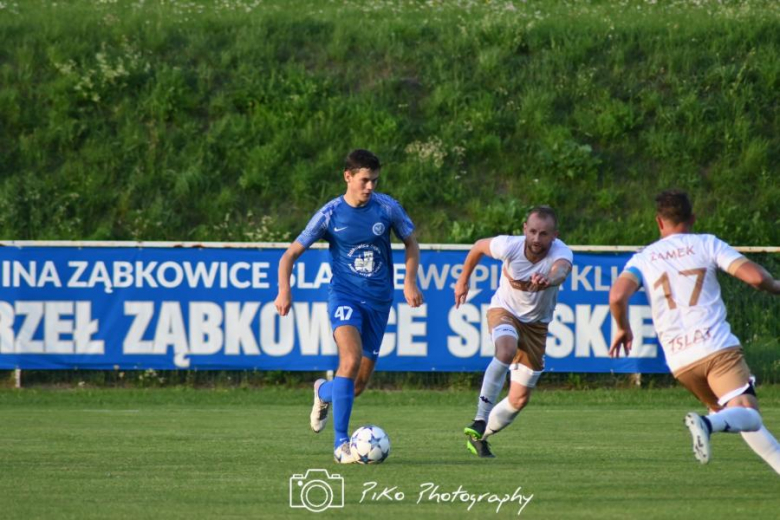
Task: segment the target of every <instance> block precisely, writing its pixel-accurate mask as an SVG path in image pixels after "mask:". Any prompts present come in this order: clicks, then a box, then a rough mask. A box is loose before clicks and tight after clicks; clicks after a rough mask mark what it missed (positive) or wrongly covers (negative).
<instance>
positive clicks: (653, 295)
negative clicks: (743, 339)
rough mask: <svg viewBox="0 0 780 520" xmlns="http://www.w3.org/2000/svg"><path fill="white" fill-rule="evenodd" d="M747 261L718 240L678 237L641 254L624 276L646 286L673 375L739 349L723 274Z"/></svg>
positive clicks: (663, 241)
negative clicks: (724, 297) (720, 280)
mask: <svg viewBox="0 0 780 520" xmlns="http://www.w3.org/2000/svg"><path fill="white" fill-rule="evenodd" d="M745 261H747V259H746V258H745V257H744V256H742V254H741V253H739V252H738V251H736V250H735V249H733V248H732V247H731V246H729V245H728V244H727V243H725V242H723V241H722V240H720V239H719V238H718V237H716V236H714V235H697V234H693V233H678V234H674V235H670V236H668V237H666V238H663V239H661V240H659V241H658V242H655V243H653V244H651V245H649V246H647V247H646V248H644V249H643V250H641V251H639V252H638V253H636V254H635V255H634V256H633V257H631V259H630V260H629V261H628V263H627V264H626V267H625V270H624V271H623V274H622V275H621V276H631V277H633V279H634V280H635V281H636V282H637V283H639V285H640V286H642V285H644V287H645V290H646V292H647V299H648V300H649V302H650V308H651V309H652V314H653V325H654V326H655V330H656V333H657V334H658V339H659V341H660V343H661V346H662V347H663V349H664V354H665V355H666V362H667V363H668V364H669V368H670V369H671V370H672V372H677V371H679V370H680V369H682V368H684V367H686V366H687V365H690V364H691V363H694V362H696V361H698V360H699V359H702V358H704V357H706V356H708V355H710V354H712V353H713V352H716V351H718V350H722V349H725V348H729V347H734V346H737V345H739V339H737V337H736V336H734V334H732V333H731V327H730V326H729V324H728V322H727V321H726V306H725V305H724V304H723V300H722V299H721V296H720V284H718V279H717V276H716V273H717V270H718V269H721V270H723V271H728V272H730V273H733V272H734V271H735V270H736V268H737V267H739V266H740V265H742V263H743V262H745Z"/></svg>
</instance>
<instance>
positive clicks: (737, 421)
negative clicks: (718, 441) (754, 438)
mask: <svg viewBox="0 0 780 520" xmlns="http://www.w3.org/2000/svg"><path fill="white" fill-rule="evenodd" d="M707 420H709V421H710V425H711V426H712V431H713V433H714V432H728V433H739V432H754V431H756V430H758V429H759V428H761V425H762V421H761V414H760V413H758V412H757V411H756V410H753V409H752V408H744V407H742V406H734V407H731V408H724V409H723V410H721V411H719V412H717V413H713V414H710V415H708V416H707Z"/></svg>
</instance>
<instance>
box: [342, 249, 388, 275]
mask: <svg viewBox="0 0 780 520" xmlns="http://www.w3.org/2000/svg"><path fill="white" fill-rule="evenodd" d="M347 256H349V258H350V259H351V260H352V263H351V264H350V265H349V268H350V269H351V270H352V272H353V273H356V274H359V275H360V276H365V277H367V278H369V277H371V276H374V274H376V272H377V271H379V269H380V268H381V267H382V253H381V251H380V250H379V248H377V247H375V246H372V245H371V244H360V245H359V246H356V247H353V248H352V249H351V250H350V251H349V253H347Z"/></svg>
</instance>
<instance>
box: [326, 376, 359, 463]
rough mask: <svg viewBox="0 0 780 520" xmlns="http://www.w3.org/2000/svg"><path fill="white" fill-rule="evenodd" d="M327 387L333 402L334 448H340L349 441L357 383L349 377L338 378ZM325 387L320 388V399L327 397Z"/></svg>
mask: <svg viewBox="0 0 780 520" xmlns="http://www.w3.org/2000/svg"><path fill="white" fill-rule="evenodd" d="M325 385H328V387H329V388H328V389H327V390H330V392H331V396H330V397H331V399H332V401H333V429H334V430H335V431H336V438H335V442H334V448H338V447H339V446H341V444H342V443H343V442H344V441H347V440H349V433H348V432H349V416H350V415H352V403H353V402H354V401H355V382H354V381H353V380H351V379H349V378H348V377H341V376H336V377H335V378H334V379H333V381H329V382H328V383H326V384H325ZM325 385H322V386H321V387H320V390H319V394H320V399H324V397H326V396H327V394H326V393H325V392H323V391H322V389H323V387H324V386H325ZM327 390H326V392H327Z"/></svg>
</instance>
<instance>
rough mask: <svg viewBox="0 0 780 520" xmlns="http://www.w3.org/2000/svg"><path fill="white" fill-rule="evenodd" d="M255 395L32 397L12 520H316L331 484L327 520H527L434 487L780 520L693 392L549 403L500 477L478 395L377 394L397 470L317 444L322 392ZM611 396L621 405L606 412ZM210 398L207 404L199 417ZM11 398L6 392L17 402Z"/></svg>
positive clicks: (535, 408) (587, 512)
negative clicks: (477, 453)
mask: <svg viewBox="0 0 780 520" xmlns="http://www.w3.org/2000/svg"><path fill="white" fill-rule="evenodd" d="M762 390H763V392H762V393H765V394H768V396H769V398H768V399H767V400H766V401H767V403H765V405H764V408H765V409H764V417H765V422H766V424H767V425H768V427H769V428H770V429H773V430H774V431H776V432H777V431H780V409H779V408H778V407H776V406H775V407H772V406H770V405H769V404H768V403H770V402H772V401H774V399H775V398H776V397H774V396H776V395H777V390H776V389H775V388H763V389H762ZM245 394H246V392H245V391H242V390H236V391H227V392H210V391H200V392H198V391H186V392H181V391H178V392H177V391H172V390H147V391H143V392H138V391H124V392H123V391H107V392H106V393H105V394H103V393H102V392H94V391H84V392H81V393H79V392H57V391H54V392H46V391H33V392H29V393H27V394H25V392H21V393H19V394H14V396H13V400H14V402H15V405H14V406H0V460H2V470H0V510H2V511H3V518H76V517H78V518H127V517H131V516H132V517H139V518H160V517H166V518H216V517H219V518H233V517H236V518H238V517H242V518H290V517H303V516H310V515H312V514H313V513H310V512H308V511H306V510H305V509H293V508H290V487H289V484H290V478H291V477H292V476H293V475H296V474H305V473H306V471H307V470H309V469H313V468H321V469H327V470H328V471H330V472H331V473H337V474H339V475H341V476H342V477H343V479H344V489H345V507H344V508H340V509H332V510H327V511H325V512H323V513H320V515H322V516H323V517H335V516H337V515H338V516H339V517H340V518H388V517H390V516H393V517H396V516H398V515H409V516H410V517H415V518H423V517H424V518H472V517H474V516H476V515H479V516H485V515H489V516H491V517H492V516H493V515H496V516H501V517H510V516H511V517H515V516H517V510H518V505H517V504H516V503H506V504H503V505H502V506H501V508H500V510H499V512H498V513H496V512H495V508H496V504H487V503H484V502H481V503H477V504H474V505H473V506H472V509H471V511H469V510H468V509H467V507H468V503H464V502H460V501H456V502H454V503H453V502H437V501H436V500H435V497H434V498H431V497H429V496H427V495H426V496H424V497H423V498H422V499H420V492H421V490H422V489H423V488H422V487H421V486H422V485H424V484H425V483H432V484H435V485H437V486H438V490H439V493H442V494H443V493H452V492H453V491H455V490H457V489H458V488H459V487H460V488H461V489H462V490H463V491H465V492H468V493H474V494H477V495H478V494H483V493H484V494H488V493H489V494H496V495H501V496H503V495H504V494H509V495H511V494H512V493H513V492H514V491H515V490H516V489H517V488H518V487H521V488H522V490H521V492H522V493H524V494H527V495H533V498H532V499H531V501H530V502H529V504H528V505H527V506H526V508H525V509H524V510H523V512H522V513H521V517H524V518H640V517H642V518H690V517H691V516H692V515H694V514H695V515H696V516H703V517H708V518H726V517H729V518H732V517H733V516H734V515H735V514H736V515H738V516H739V515H750V516H751V517H752V518H774V515H775V513H776V511H777V510H778V507H780V498H779V497H780V494H778V490H779V489H780V480H778V478H777V475H775V474H774V473H773V472H772V471H771V470H770V469H769V468H768V467H767V466H765V465H764V463H763V462H761V461H760V460H759V459H758V458H757V457H756V456H755V455H754V454H753V453H752V452H751V451H750V450H749V449H748V448H747V446H746V445H745V444H744V443H743V442H742V440H741V438H740V436H738V435H720V436H718V437H717V438H715V440H714V453H715V455H714V459H713V461H712V463H711V464H710V465H708V466H701V465H699V464H698V463H696V462H695V461H694V459H693V456H692V455H691V453H690V446H689V442H690V441H689V437H688V434H687V430H686V429H685V428H684V426H683V425H682V417H683V415H684V413H685V412H687V411H688V410H690V409H697V407H696V406H695V403H692V402H691V401H688V400H687V397H686V396H685V394H684V393H681V392H680V391H678V390H677V389H669V390H642V391H641V392H635V391H625V392H623V393H619V395H618V396H616V395H613V393H612V392H605V391H601V390H596V391H577V392H571V391H565V390H559V391H546V392H540V394H539V399H538V401H539V402H538V403H534V404H532V405H531V406H529V408H528V409H527V410H525V411H524V412H523V413H522V414H521V415H520V417H519V418H518V421H517V422H516V423H515V424H514V425H512V427H511V428H510V429H508V430H507V431H505V432H502V433H501V434H499V435H498V436H496V437H495V439H494V441H493V446H494V451H495V452H496V454H497V456H498V458H497V459H495V460H490V461H483V460H478V459H476V458H474V457H473V456H471V455H470V454H469V453H468V452H467V451H466V448H465V437H464V436H463V434H462V433H461V430H462V427H463V425H464V424H466V423H467V422H468V421H469V420H470V419H471V416H472V414H473V405H474V399H475V397H474V395H473V393H472V392H447V393H446V397H448V398H447V399H445V396H444V395H443V394H445V393H443V392H427V393H426V392H422V391H415V392H392V393H385V392H369V393H367V394H366V395H365V396H363V397H361V398H360V399H358V401H357V404H356V407H355V413H354V416H353V421H352V427H353V428H354V427H357V426H359V425H361V424H366V423H376V424H379V425H381V426H382V427H383V428H385V429H386V430H387V431H388V433H389V435H390V437H391V440H392V445H393V448H392V450H393V451H392V453H391V456H390V458H389V459H388V461H387V462H386V463H385V464H382V465H379V466H372V467H358V466H341V467H339V466H336V465H335V464H334V463H333V462H332V460H331V455H330V450H331V443H332V430H331V428H330V425H329V428H328V429H327V430H326V432H324V433H323V434H321V435H315V434H313V433H312V432H311V431H309V429H308V425H307V423H308V420H307V417H308V409H309V408H308V407H309V397H310V392H309V391H307V390H283V389H274V390H273V391H269V392H265V391H263V390H259V391H256V392H252V395H251V397H248V396H247V395H245ZM95 395H102V396H103V398H104V402H103V403H102V404H101V405H100V410H110V411H113V412H116V413H95V410H96V408H91V407H92V406H93V405H92V404H91V403H90V400H91V399H93V398H94V396H95ZM26 396H30V397H31V402H30V403H28V404H24V400H25V397H26ZM176 396H178V397H179V398H181V397H182V396H184V398H183V399H179V400H180V401H182V403H181V404H179V405H177V404H175V403H171V402H170V401H171V400H172V397H176ZM605 396H609V401H611V403H608V404H607V405H604V406H601V405H599V402H598V401H599V400H600V399H604V398H605ZM198 397H200V398H202V401H204V403H206V404H204V405H200V406H198V405H196V401H197V398H198ZM8 398H9V393H8V392H2V393H0V403H5V402H7V400H8ZM123 398H124V401H123ZM652 398H655V401H656V402H657V403H659V404H658V406H656V407H652V406H651V405H650V403H651V402H652ZM632 400H635V401H637V403H638V405H639V406H640V408H639V409H632V408H631V401H632ZM106 401H110V402H111V406H108V405H106V403H105V402H106ZM247 401H248V402H247ZM279 401H284V402H285V404H278V402H279ZM410 401H411V402H410ZM578 401H579V403H578ZM616 401H620V402H619V404H616ZM674 401H678V403H677V404H673V402H674ZM58 402H61V403H67V404H66V406H63V407H58V405H57V403H58ZM556 403H558V404H556ZM564 403H565V404H564ZM71 407H77V408H76V409H74V408H71ZM130 410H137V412H132V413H127V412H128V411H130ZM370 482H376V488H374V489H373V492H375V493H379V492H381V491H382V490H383V489H385V487H387V488H393V489H394V492H395V493H397V492H399V491H400V492H403V493H404V499H403V500H401V501H390V500H388V499H386V498H382V499H379V498H376V499H373V500H372V495H371V493H370V492H369V493H367V494H366V496H362V494H363V491H364V490H366V489H367V488H368V487H369V486H370V484H368V483H370ZM361 497H362V498H363V501H362V502H361ZM418 499H420V503H417V501H418Z"/></svg>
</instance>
